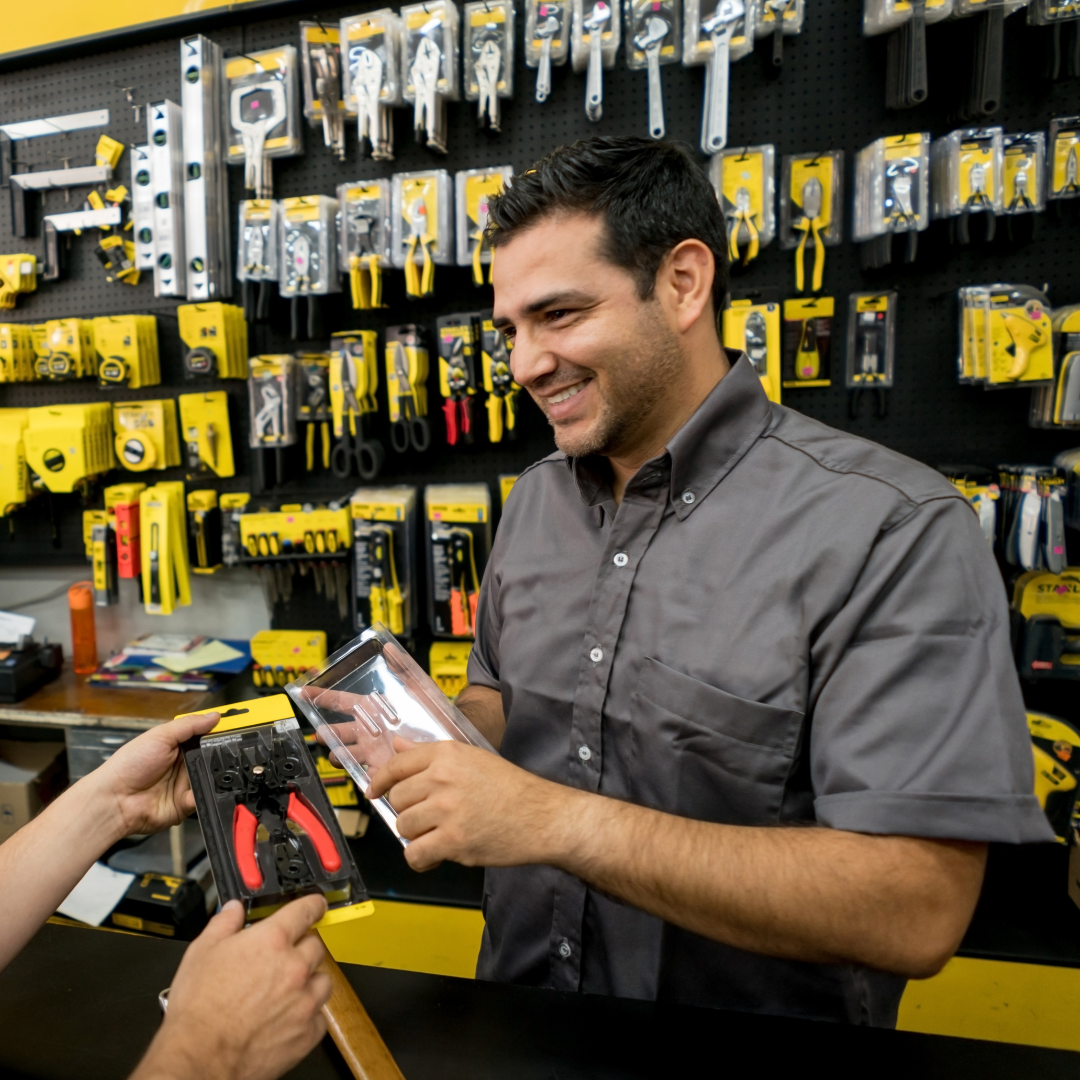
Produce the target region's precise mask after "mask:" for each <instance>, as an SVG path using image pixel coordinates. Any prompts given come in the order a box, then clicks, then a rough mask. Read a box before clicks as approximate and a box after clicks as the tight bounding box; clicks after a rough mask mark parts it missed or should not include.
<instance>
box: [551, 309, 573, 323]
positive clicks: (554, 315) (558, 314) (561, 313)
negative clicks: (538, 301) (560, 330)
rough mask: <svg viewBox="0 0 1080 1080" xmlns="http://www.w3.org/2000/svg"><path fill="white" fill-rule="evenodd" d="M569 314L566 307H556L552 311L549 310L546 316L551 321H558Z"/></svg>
mask: <svg viewBox="0 0 1080 1080" xmlns="http://www.w3.org/2000/svg"><path fill="white" fill-rule="evenodd" d="M569 314H570V312H569V311H568V310H567V309H566V308H556V309H555V310H554V311H549V312H548V313H547V317H548V318H549V319H550V320H551V321H552V322H558V321H559V319H562V318H564V317H565V316H567V315H569Z"/></svg>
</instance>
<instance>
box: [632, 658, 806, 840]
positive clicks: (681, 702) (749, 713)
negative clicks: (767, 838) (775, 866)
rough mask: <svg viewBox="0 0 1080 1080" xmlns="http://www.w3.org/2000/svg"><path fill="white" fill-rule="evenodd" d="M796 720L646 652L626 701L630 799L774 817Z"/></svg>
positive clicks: (723, 818) (731, 816)
mask: <svg viewBox="0 0 1080 1080" xmlns="http://www.w3.org/2000/svg"><path fill="white" fill-rule="evenodd" d="M802 720H803V714H802V713H800V712H796V711H795V710H793V709H780V708H777V707H776V706H774V705H763V704H761V702H758V701H748V700H746V699H745V698H739V697H735V696H734V695H733V694H728V693H726V692H725V691H723V690H720V689H718V688H717V687H715V686H710V685H709V684H708V683H703V682H701V681H699V680H698V679H694V678H691V677H690V676H689V675H683V674H682V673H681V672H678V671H675V670H673V669H672V668H669V667H667V666H666V665H664V664H661V663H660V662H659V661H658V660H653V659H652V658H651V657H646V659H645V661H644V663H643V665H642V669H641V675H640V676H639V678H638V684H637V689H636V690H635V692H634V698H633V706H632V720H631V727H632V740H633V746H634V753H633V767H632V777H633V779H632V782H631V785H630V786H631V788H632V791H633V795H632V798H633V801H634V802H638V803H641V804H643V805H645V806H650V807H652V808H653V809H656V810H664V811H666V812H668V813H672V814H679V815H682V816H684V817H690V818H695V819H696V820H699V821H715V822H720V823H724V824H732V825H765V824H770V823H774V822H777V821H778V820H779V816H780V808H781V804H782V802H783V795H784V785H785V783H786V781H787V779H788V776H789V775H790V773H791V768H792V761H793V759H794V755H795V750H796V747H797V745H798V738H799V731H800V729H801V727H802Z"/></svg>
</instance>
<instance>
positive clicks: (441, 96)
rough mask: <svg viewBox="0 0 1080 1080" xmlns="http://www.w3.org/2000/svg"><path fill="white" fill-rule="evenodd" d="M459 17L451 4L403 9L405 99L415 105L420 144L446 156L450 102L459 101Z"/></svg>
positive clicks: (445, 0)
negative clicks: (447, 116)
mask: <svg viewBox="0 0 1080 1080" xmlns="http://www.w3.org/2000/svg"><path fill="white" fill-rule="evenodd" d="M460 21H461V20H460V16H459V15H458V9H457V5H456V4H454V3H452V2H451V0H432V2H429V3H422V4H408V5H406V6H405V7H403V8H402V9H401V22H402V30H401V36H402V47H401V56H402V84H403V91H402V93H403V96H404V98H405V100H406V101H408V102H410V103H411V104H412V106H413V129H414V131H415V133H416V138H417V141H419V142H426V143H427V146H428V149H429V150H435V151H437V152H438V153H441V154H445V153H446V103H447V101H457V100H458V97H459V90H458V49H459V45H458V41H459V35H460Z"/></svg>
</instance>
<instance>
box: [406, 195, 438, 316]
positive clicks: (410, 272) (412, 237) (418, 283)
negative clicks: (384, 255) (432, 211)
mask: <svg viewBox="0 0 1080 1080" xmlns="http://www.w3.org/2000/svg"><path fill="white" fill-rule="evenodd" d="M407 219H408V222H409V230H410V232H409V242H408V245H407V247H406V251H405V292H406V293H408V295H409V296H427V295H428V294H429V293H432V292H434V290H435V263H434V261H433V260H432V258H431V245H432V244H433V243H434V242H435V238H434V237H432V236H428V224H429V223H428V208H427V203H426V202H425V201H424V200H423V199H414V200H413V201H412V203H411V204H410V205H409V209H408V214H407ZM417 248H420V250H421V252H422V253H423V274H421V273H420V272H419V271H418V270H417V269H416V249H417Z"/></svg>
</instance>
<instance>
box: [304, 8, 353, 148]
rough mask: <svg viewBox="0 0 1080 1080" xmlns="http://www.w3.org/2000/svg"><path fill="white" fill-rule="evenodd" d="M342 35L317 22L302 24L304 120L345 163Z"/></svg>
mask: <svg viewBox="0 0 1080 1080" xmlns="http://www.w3.org/2000/svg"><path fill="white" fill-rule="evenodd" d="M340 41H341V31H340V30H339V29H338V27H336V26H331V27H325V26H323V25H322V24H321V23H317V22H301V23H300V68H301V72H302V74H303V81H304V116H306V117H307V121H308V124H309V125H310V126H311V127H320V126H321V127H322V129H323V144H324V145H325V146H327V147H329V148H330V149H331V150H332V151H333V153H334V156H335V157H336V158H337V159H338V160H339V161H344V160H345V102H344V100H343V99H342V87H341V46H340Z"/></svg>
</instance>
